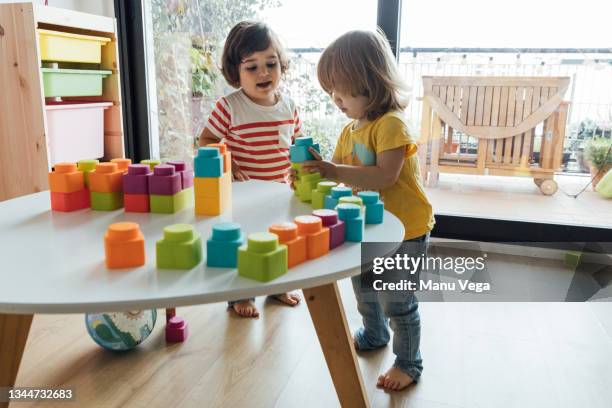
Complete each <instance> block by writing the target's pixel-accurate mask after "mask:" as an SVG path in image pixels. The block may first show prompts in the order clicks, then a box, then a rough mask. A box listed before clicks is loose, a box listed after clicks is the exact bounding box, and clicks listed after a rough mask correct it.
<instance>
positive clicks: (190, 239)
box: [155, 224, 202, 269]
mask: <svg viewBox="0 0 612 408" xmlns="http://www.w3.org/2000/svg"><path fill="white" fill-rule="evenodd" d="M155 249H156V260H157V267H158V268H161V269H192V268H194V267H195V266H197V265H198V264H199V263H200V262H201V261H202V237H201V235H200V234H199V233H197V232H195V231H194V229H193V226H192V225H189V224H174V225H170V226H167V227H166V228H164V237H163V238H162V239H161V240H159V241H157V242H156V244H155Z"/></svg>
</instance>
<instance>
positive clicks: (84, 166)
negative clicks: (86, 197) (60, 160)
mask: <svg viewBox="0 0 612 408" xmlns="http://www.w3.org/2000/svg"><path fill="white" fill-rule="evenodd" d="M98 163H100V160H96V159H91V160H79V161H78V162H77V169H78V170H79V171H80V172H82V173H83V180H84V181H85V187H87V188H89V173H91V172H92V171H95V170H96V164H98Z"/></svg>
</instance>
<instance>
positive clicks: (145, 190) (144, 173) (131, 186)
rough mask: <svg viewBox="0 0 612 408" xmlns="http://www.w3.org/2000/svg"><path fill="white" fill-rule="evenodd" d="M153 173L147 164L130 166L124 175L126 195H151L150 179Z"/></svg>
mask: <svg viewBox="0 0 612 408" xmlns="http://www.w3.org/2000/svg"><path fill="white" fill-rule="evenodd" d="M152 174H153V173H152V172H151V168H150V167H149V166H148V165H146V164H130V165H129V166H128V171H127V173H125V174H124V175H123V178H122V182H123V193H124V194H149V177H150V176H151V175H152Z"/></svg>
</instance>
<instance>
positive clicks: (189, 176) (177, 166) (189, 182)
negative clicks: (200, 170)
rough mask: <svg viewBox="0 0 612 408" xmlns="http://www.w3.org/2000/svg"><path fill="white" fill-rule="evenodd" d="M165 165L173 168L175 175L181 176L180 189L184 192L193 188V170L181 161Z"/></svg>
mask: <svg viewBox="0 0 612 408" xmlns="http://www.w3.org/2000/svg"><path fill="white" fill-rule="evenodd" d="M166 164H167V165H169V166H173V167H174V170H176V172H177V173H180V174H181V188H182V189H183V190H184V189H186V188H189V187H193V170H192V169H190V168H189V167H187V164H185V162H184V161H182V160H175V161H169V162H166Z"/></svg>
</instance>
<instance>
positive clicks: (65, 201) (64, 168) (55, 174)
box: [49, 163, 90, 211]
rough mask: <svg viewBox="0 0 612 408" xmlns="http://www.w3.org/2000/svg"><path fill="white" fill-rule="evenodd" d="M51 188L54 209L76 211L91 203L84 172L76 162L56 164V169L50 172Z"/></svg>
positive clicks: (52, 207)
mask: <svg viewBox="0 0 612 408" xmlns="http://www.w3.org/2000/svg"><path fill="white" fill-rule="evenodd" d="M49 189H50V190H51V209H52V210H53V211H76V210H80V209H83V208H88V207H89V205H90V202H89V200H90V199H89V190H88V189H87V188H86V187H85V181H84V178H83V172H81V171H78V170H77V165H76V164H74V163H57V164H55V171H52V172H51V173H49Z"/></svg>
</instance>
